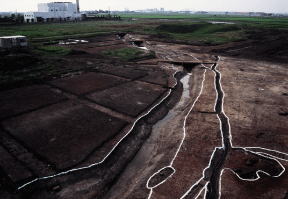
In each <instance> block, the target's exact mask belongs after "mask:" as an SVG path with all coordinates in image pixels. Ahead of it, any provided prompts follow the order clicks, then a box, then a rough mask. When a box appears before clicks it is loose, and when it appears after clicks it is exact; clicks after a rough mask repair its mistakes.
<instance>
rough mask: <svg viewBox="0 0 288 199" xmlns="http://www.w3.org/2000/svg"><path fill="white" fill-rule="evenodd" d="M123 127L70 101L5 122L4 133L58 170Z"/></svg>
mask: <svg viewBox="0 0 288 199" xmlns="http://www.w3.org/2000/svg"><path fill="white" fill-rule="evenodd" d="M125 125H126V122H124V121H121V120H119V119H116V118H113V117H111V116H108V115H106V114H103V113H101V112H99V111H96V110H93V109H91V108H88V107H86V106H83V105H79V104H77V103H74V102H71V101H69V102H66V103H64V104H63V103H62V104H61V103H60V104H56V105H53V106H50V107H47V108H45V109H41V110H39V111H35V112H32V113H29V114H26V115H24V116H21V117H17V118H14V119H11V120H8V121H6V122H4V127H5V129H7V130H9V131H10V133H11V134H13V135H14V136H15V137H16V138H17V139H19V140H21V142H23V143H25V145H26V146H27V147H29V148H30V149H31V150H33V151H35V152H36V153H37V154H39V155H40V156H42V157H44V158H45V159H47V160H48V161H49V162H50V163H52V164H53V165H55V166H56V168H57V169H64V168H68V167H72V166H73V165H76V164H77V163H79V162H80V161H81V160H82V159H84V158H85V157H86V156H87V155H89V154H90V153H91V152H92V151H94V150H95V149H97V148H98V147H100V146H101V144H103V143H104V142H105V141H107V140H108V139H109V138H111V137H113V136H114V135H115V134H116V133H118V132H119V131H120V130H121V129H122V128H123V127H124V126H125Z"/></svg>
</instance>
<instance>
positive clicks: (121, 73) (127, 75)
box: [100, 67, 147, 79]
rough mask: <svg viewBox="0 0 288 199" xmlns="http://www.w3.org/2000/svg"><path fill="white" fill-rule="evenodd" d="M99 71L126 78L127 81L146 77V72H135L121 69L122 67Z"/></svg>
mask: <svg viewBox="0 0 288 199" xmlns="http://www.w3.org/2000/svg"><path fill="white" fill-rule="evenodd" d="M100 71H103V72H106V73H110V74H113V75H117V76H120V77H124V78H128V79H138V78H141V77H144V76H146V75H147V72H146V71H143V70H135V69H130V68H122V67H106V68H103V69H100Z"/></svg>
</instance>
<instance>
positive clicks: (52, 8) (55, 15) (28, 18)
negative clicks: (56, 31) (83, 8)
mask: <svg viewBox="0 0 288 199" xmlns="http://www.w3.org/2000/svg"><path fill="white" fill-rule="evenodd" d="M80 19H81V13H80V7H79V0H76V4H75V3H72V2H51V3H40V4H38V11H37V12H25V13H24V21H25V23H35V22H54V21H75V20H80Z"/></svg>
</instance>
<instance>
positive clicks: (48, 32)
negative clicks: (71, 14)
mask: <svg viewBox="0 0 288 199" xmlns="http://www.w3.org/2000/svg"><path fill="white" fill-rule="evenodd" d="M133 23H134V22H131V21H120V22H119V21H89V22H79V23H54V24H22V25H13V26H1V28H0V36H9V35H24V36H27V37H28V38H29V39H40V38H54V37H61V36H62V38H66V37H68V36H70V35H82V34H87V35H88V36H89V34H90V35H92V36H93V35H95V34H101V33H105V32H111V31H113V30H115V29H116V30H117V26H120V25H122V26H123V25H131V24H133ZM123 29H125V28H123ZM57 39H58V38H57Z"/></svg>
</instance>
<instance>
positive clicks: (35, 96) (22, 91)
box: [0, 85, 66, 119]
mask: <svg viewBox="0 0 288 199" xmlns="http://www.w3.org/2000/svg"><path fill="white" fill-rule="evenodd" d="M65 99H66V98H65V97H64V96H63V95H61V94H59V93H56V92H54V91H52V90H51V89H50V88H49V87H48V86H44V85H36V86H30V87H26V88H17V89H13V90H8V91H3V92H1V93H0V104H1V106H0V119H4V118H6V117H11V116H14V115H18V114H21V113H24V112H28V111H31V110H35V109H38V108H41V107H44V106H48V105H51V104H55V103H57V102H60V101H62V100H65Z"/></svg>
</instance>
